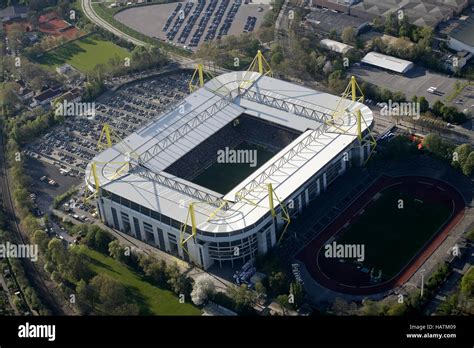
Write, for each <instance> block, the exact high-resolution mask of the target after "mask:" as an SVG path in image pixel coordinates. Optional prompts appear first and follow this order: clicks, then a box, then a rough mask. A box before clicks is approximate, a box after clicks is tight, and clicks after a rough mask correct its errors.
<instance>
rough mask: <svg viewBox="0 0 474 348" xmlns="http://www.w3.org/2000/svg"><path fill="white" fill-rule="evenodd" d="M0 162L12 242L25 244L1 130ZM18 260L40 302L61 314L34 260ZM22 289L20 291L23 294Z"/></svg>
mask: <svg viewBox="0 0 474 348" xmlns="http://www.w3.org/2000/svg"><path fill="white" fill-rule="evenodd" d="M0 163H1V166H0V189H1V193H2V205H3V209H4V211H5V215H6V217H7V221H9V222H10V228H11V232H12V233H13V235H12V236H13V237H14V239H13V242H15V243H17V244H26V243H27V242H26V238H25V236H24V235H23V233H22V232H21V230H20V226H19V223H18V218H17V216H16V214H15V208H14V205H13V199H12V196H11V192H10V184H9V178H8V168H7V163H6V153H5V144H4V138H3V134H2V132H0ZM20 261H21V264H22V266H23V269H24V271H25V275H26V277H27V278H28V282H29V284H30V286H31V287H32V288H33V289H34V290H35V291H36V293H37V295H38V297H39V299H40V300H41V303H43V305H44V306H45V307H46V308H47V309H49V310H50V311H51V314H52V315H63V314H64V312H63V310H62V308H61V306H60V305H59V304H58V302H57V301H56V299H55V298H54V297H53V295H52V294H51V291H50V289H49V288H48V287H47V285H46V283H45V282H44V280H43V279H42V278H41V275H40V274H39V273H38V270H37V269H36V266H35V264H34V262H33V261H32V260H30V259H28V258H22V259H20ZM22 290H23V289H22ZM22 290H21V291H20V292H21V295H22V296H23V292H22ZM23 297H24V296H23ZM25 303H26V302H25Z"/></svg>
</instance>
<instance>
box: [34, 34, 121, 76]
mask: <svg viewBox="0 0 474 348" xmlns="http://www.w3.org/2000/svg"><path fill="white" fill-rule="evenodd" d="M115 56H118V57H120V58H121V59H124V58H125V57H129V56H130V54H129V52H128V51H127V50H125V49H124V48H121V47H119V46H117V45H115V44H114V43H112V42H110V41H104V40H100V39H97V38H95V37H93V36H90V37H87V38H84V39H81V40H78V41H74V42H71V43H68V44H66V45H65V46H62V47H60V48H57V49H55V50H53V51H50V52H48V53H47V54H45V55H43V56H42V57H40V58H38V59H37V61H38V62H39V63H40V64H43V65H46V66H48V67H51V68H55V67H57V66H60V65H63V64H70V65H72V66H74V67H75V68H77V69H78V70H80V71H82V72H84V73H88V72H90V71H92V70H93V69H94V67H95V66H96V65H99V64H105V65H106V64H107V63H108V61H109V60H110V59H111V58H113V57H115Z"/></svg>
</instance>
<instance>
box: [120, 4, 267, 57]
mask: <svg viewBox="0 0 474 348" xmlns="http://www.w3.org/2000/svg"><path fill="white" fill-rule="evenodd" d="M269 9H270V6H269V1H267V0H254V1H253V3H250V2H249V1H248V0H207V1H205V0H195V1H193V2H179V3H170V4H160V5H150V6H143V7H136V8H130V9H127V10H124V11H121V12H119V13H117V14H116V15H115V19H116V20H118V21H119V22H121V23H123V24H125V25H127V26H128V27H130V28H132V29H134V30H136V31H138V32H141V33H142V34H145V35H148V36H151V37H156V38H159V39H161V40H164V41H167V42H171V43H174V44H176V45H179V46H181V47H186V48H189V49H193V50H194V49H196V48H197V47H199V46H200V45H201V44H202V43H203V42H207V41H211V40H215V39H220V38H222V37H224V36H226V35H239V34H242V33H244V32H252V31H254V30H256V29H257V28H258V27H259V25H260V24H261V22H262V20H263V16H264V14H265V13H266V12H267V11H268V10H269Z"/></svg>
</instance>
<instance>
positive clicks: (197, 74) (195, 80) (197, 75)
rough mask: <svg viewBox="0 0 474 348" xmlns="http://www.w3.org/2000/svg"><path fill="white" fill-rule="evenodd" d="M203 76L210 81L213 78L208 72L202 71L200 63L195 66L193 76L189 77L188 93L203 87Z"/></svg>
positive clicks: (202, 67)
mask: <svg viewBox="0 0 474 348" xmlns="http://www.w3.org/2000/svg"><path fill="white" fill-rule="evenodd" d="M205 75H207V78H208V79H212V78H213V77H214V76H212V74H211V73H210V72H209V71H204V66H203V65H202V64H201V63H199V64H196V69H195V70H194V73H193V76H192V77H191V80H189V84H188V86H189V92H191V93H192V92H194V91H196V90H197V89H199V88H201V87H203V86H204V82H205V81H204V78H205Z"/></svg>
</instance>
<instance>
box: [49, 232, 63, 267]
mask: <svg viewBox="0 0 474 348" xmlns="http://www.w3.org/2000/svg"><path fill="white" fill-rule="evenodd" d="M48 253H49V256H50V259H51V261H52V262H53V263H54V264H55V265H56V267H57V266H59V265H63V264H64V263H65V261H66V250H65V249H64V244H63V242H62V241H61V240H60V239H57V238H53V239H51V240H50V241H49V243H48Z"/></svg>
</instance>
